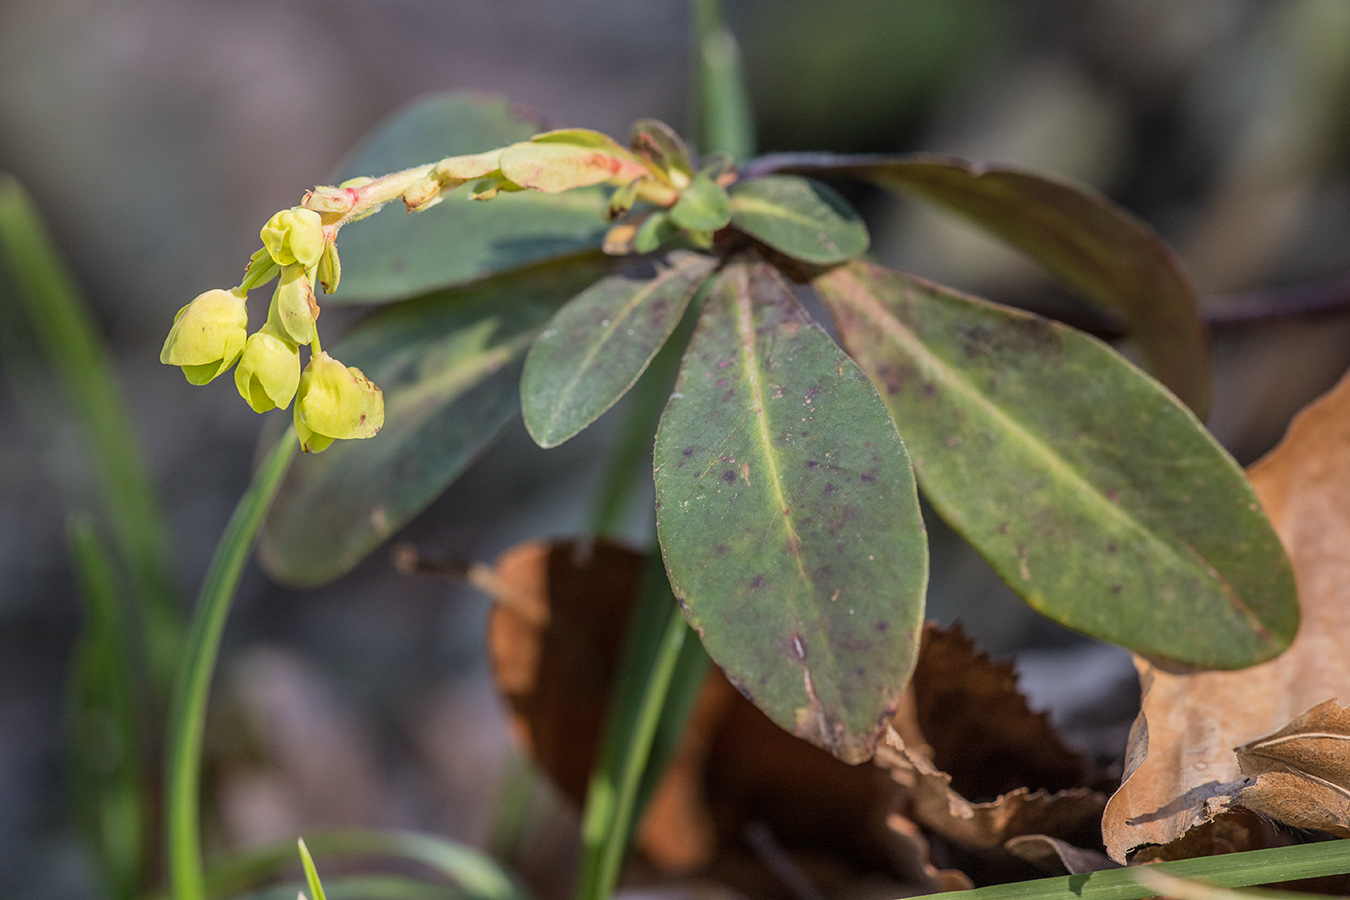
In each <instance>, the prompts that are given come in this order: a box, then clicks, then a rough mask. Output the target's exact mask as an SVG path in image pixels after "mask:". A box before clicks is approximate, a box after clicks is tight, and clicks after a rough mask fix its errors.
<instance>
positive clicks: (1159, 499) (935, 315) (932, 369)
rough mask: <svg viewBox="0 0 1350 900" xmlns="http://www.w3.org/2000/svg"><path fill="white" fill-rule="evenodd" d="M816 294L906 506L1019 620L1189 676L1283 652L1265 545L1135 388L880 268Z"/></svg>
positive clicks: (1275, 554)
mask: <svg viewBox="0 0 1350 900" xmlns="http://www.w3.org/2000/svg"><path fill="white" fill-rule="evenodd" d="M816 285H817V287H818V289H819V290H820V293H821V296H822V297H823V298H824V300H825V303H826V305H827V306H828V307H829V309H830V312H831V314H832V315H833V316H834V319H835V323H836V325H837V327H838V329H839V335H840V339H841V340H842V341H843V343H844V346H845V347H847V348H848V351H849V353H850V354H852V355H853V357H854V359H856V360H858V362H859V364H860V365H862V367H863V368H864V370H866V371H867V373H868V374H869V375H870V376H871V378H872V380H873V382H874V383H875V384H876V385H877V386H878V388H880V389H881V391H882V396H883V397H884V398H885V401H886V405H887V406H888V407H889V409H890V410H891V414H892V415H893V416H894V417H895V421H896V424H897V426H898V427H899V428H900V431H901V434H903V435H904V438H905V442H906V445H907V446H908V447H909V450H910V452H911V453H912V454H913V457H914V467H915V470H916V472H917V474H918V477H919V484H920V486H921V487H922V489H923V492H924V495H925V496H927V497H928V498H929V499H930V500H931V501H932V503H933V505H934V506H935V507H936V508H937V510H938V511H939V512H940V513H941V514H942V517H943V518H944V519H946V520H947V521H948V522H949V523H951V524H952V526H953V527H955V528H956V530H957V531H959V532H960V533H961V534H962V535H964V536H965V537H966V539H967V540H969V541H970V542H971V543H972V544H973V545H974V546H975V548H976V549H977V550H979V551H980V553H981V554H982V555H983V556H984V557H985V559H987V560H988V561H989V562H990V564H991V565H992V566H993V567H994V569H995V570H996V571H997V572H998V573H999V575H1000V576H1001V577H1002V578H1003V579H1004V580H1005V581H1006V582H1007V583H1008V584H1009V585H1010V586H1012V588H1013V590H1015V591H1017V592H1018V594H1019V595H1021V597H1022V598H1023V599H1024V600H1026V601H1027V603H1029V604H1030V605H1031V606H1032V607H1033V608H1035V609H1037V610H1039V611H1040V612H1042V613H1044V614H1045V615H1047V616H1049V617H1050V618H1052V619H1055V620H1056V621H1059V622H1062V623H1064V624H1065V625H1068V626H1069V627H1071V628H1076V629H1078V630H1080V631H1083V632H1086V633H1088V634H1090V635H1093V636H1095V637H1099V638H1103V639H1105V640H1109V641H1114V642H1116V643H1119V644H1123V645H1125V646H1126V647H1129V648H1131V649H1133V650H1135V651H1137V652H1139V653H1143V654H1147V655H1150V656H1156V657H1162V658H1165V659H1169V660H1174V661H1177V662H1181V663H1185V664H1189V665H1195V666H1203V667H1211V668H1238V667H1242V666H1248V665H1252V664H1253V663H1256V662H1259V661H1261V660H1263V659H1268V658H1270V657H1272V656H1274V655H1276V654H1277V653H1279V652H1280V651H1281V650H1283V649H1284V648H1285V647H1287V646H1288V644H1289V642H1290V640H1292V638H1293V635H1294V631H1295V629H1296V628H1297V625H1298V607H1297V603H1296V600H1295V594H1294V581H1293V575H1292V573H1291V569H1290V565H1289V561H1288V558H1287V557H1286V555H1285V553H1284V550H1283V549H1282V548H1281V546H1280V543H1279V540H1278V538H1277V537H1276V535H1275V532H1274V530H1273V529H1272V528H1271V526H1270V523H1269V521H1268V520H1267V519H1266V517H1265V515H1264V514H1263V513H1262V512H1261V508H1260V504H1259V502H1258V501H1257V498H1256V495H1255V494H1254V493H1253V492H1252V489H1251V486H1250V485H1249V484H1248V482H1247V480H1246V478H1245V477H1243V475H1242V472H1241V470H1240V469H1238V467H1237V464H1236V463H1234V462H1233V460H1232V459H1231V458H1229V456H1228V455H1227V454H1226V453H1225V452H1224V451H1223V449H1222V448H1221V447H1220V446H1219V445H1218V444H1217V443H1216V442H1215V441H1214V439H1213V438H1212V437H1211V436H1210V435H1209V434H1208V432H1206V431H1205V430H1204V428H1203V426H1201V425H1200V423H1199V422H1198V421H1197V420H1196V419H1195V417H1194V416H1193V415H1192V414H1191V413H1190V412H1189V411H1188V410H1187V409H1185V408H1184V407H1182V406H1181V405H1180V404H1179V403H1178V402H1177V401H1176V400H1175V399H1174V398H1173V397H1172V396H1171V395H1170V394H1168V393H1167V392H1166V391H1165V390H1163V389H1162V388H1161V387H1160V386H1159V385H1158V384H1157V383H1156V382H1155V381H1153V380H1152V379H1151V378H1149V377H1147V376H1146V375H1144V374H1143V373H1142V372H1140V371H1139V370H1137V369H1136V368H1134V366H1132V365H1131V364H1130V363H1129V362H1127V361H1126V360H1125V359H1124V358H1123V357H1121V356H1119V355H1118V354H1116V353H1115V352H1114V351H1113V350H1111V348H1109V347H1108V346H1106V345H1105V344H1103V343H1101V342H1100V341H1097V340H1096V339H1094V338H1091V337H1088V336H1087V335H1084V334H1082V333H1080V332H1077V331H1075V330H1073V329H1071V328H1067V327H1065V326H1062V325H1059V324H1058V323H1054V322H1049V321H1046V320H1044V319H1041V318H1039V317H1036V316H1032V315H1029V314H1027V313H1023V312H1019V311H1016V310H1012V309H1007V308H1005V307H999V306H996V305H994V304H991V303H986V302H985V301H982V300H978V299H976V298H973V297H967V296H963V295H961V294H958V293H956V292H954V291H950V290H948V289H946V288H942V287H940V286H938V285H935V284H932V283H930V282H926V281H923V280H922V279H918V278H914V277H912V276H908V275H902V274H900V273H898V272H892V271H889V270H887V269H884V268H882V267H880V266H876V265H871V264H866V263H851V264H849V265H847V266H843V267H840V268H838V269H835V270H833V271H831V272H829V273H827V274H825V275H823V276H821V277H820V278H818V279H817V281H816Z"/></svg>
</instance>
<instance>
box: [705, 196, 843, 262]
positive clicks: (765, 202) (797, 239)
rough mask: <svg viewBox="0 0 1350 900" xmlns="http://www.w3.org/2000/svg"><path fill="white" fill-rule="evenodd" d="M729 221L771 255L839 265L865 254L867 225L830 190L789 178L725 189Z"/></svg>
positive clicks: (841, 198)
mask: <svg viewBox="0 0 1350 900" xmlns="http://www.w3.org/2000/svg"><path fill="white" fill-rule="evenodd" d="M731 221H732V222H733V223H734V224H735V225H736V227H738V228H740V229H741V230H742V231H744V232H745V233H746V234H748V235H750V236H751V237H755V238H758V239H759V240H761V241H763V242H764V243H766V244H768V245H769V246H770V247H772V248H773V249H775V250H778V251H780V252H782V253H786V254H787V255H788V256H791V257H794V258H796V259H800V260H802V261H803V262H808V263H815V264H818V265H829V264H831V263H837V262H843V261H844V260H846V259H852V258H853V257H855V256H857V255H858V254H859V253H862V252H863V251H864V250H866V249H867V245H868V242H869V238H868V236H867V226H865V225H864V224H863V221H862V219H861V218H860V217H859V216H858V213H857V212H856V211H855V210H854V209H853V207H851V206H849V205H848V203H847V201H845V200H844V198H843V197H840V196H839V195H838V194H837V193H835V192H834V191H833V190H832V189H831V188H828V187H826V186H825V185H823V184H821V183H820V182H818V181H810V180H808V179H806V178H798V177H796V176H792V175H770V176H767V177H765V178H756V179H754V180H751V181H739V182H737V183H736V184H733V185H732V186H731Z"/></svg>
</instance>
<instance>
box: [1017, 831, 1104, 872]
mask: <svg viewBox="0 0 1350 900" xmlns="http://www.w3.org/2000/svg"><path fill="white" fill-rule="evenodd" d="M1003 848H1004V849H1005V850H1007V851H1008V852H1009V853H1011V854H1012V855H1013V856H1016V857H1017V858H1019V859H1024V860H1026V861H1027V862H1029V863H1031V864H1032V865H1034V866H1036V867H1038V868H1041V869H1044V870H1046V871H1047V872H1049V873H1052V874H1055V875H1060V874H1069V875H1082V874H1083V873H1085V872H1100V871H1102V870H1103V869H1116V868H1119V864H1118V863H1115V862H1113V861H1112V860H1111V858H1110V857H1108V856H1107V855H1106V854H1105V853H1102V852H1101V851H1100V850H1088V849H1086V848H1084V847H1075V846H1074V845H1073V844H1070V843H1069V842H1068V841H1064V840H1060V839H1059V838H1052V837H1048V836H1046V835H1044V834H1023V835H1018V836H1017V837H1013V838H1008V840H1006V841H1005V842H1004V843H1003Z"/></svg>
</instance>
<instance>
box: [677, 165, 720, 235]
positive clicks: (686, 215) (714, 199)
mask: <svg viewBox="0 0 1350 900" xmlns="http://www.w3.org/2000/svg"><path fill="white" fill-rule="evenodd" d="M670 219H671V221H672V222H674V223H675V224H676V225H678V226H680V227H681V228H683V229H685V230H686V231H716V230H717V229H719V228H725V227H726V225H727V223H728V222H730V221H731V198H730V197H728V196H727V192H726V191H724V190H722V188H721V187H719V186H718V184H717V182H716V181H713V180H712V179H711V178H709V177H708V176H707V175H704V174H703V173H702V172H700V173H699V174H697V175H695V176H694V177H693V180H692V181H690V182H689V187H687V188H685V189H684V192H683V193H681V194H680V199H679V200H676V201H675V205H674V206H672V207H671V208H670Z"/></svg>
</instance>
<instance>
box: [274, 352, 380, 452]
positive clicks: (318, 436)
mask: <svg viewBox="0 0 1350 900" xmlns="http://www.w3.org/2000/svg"><path fill="white" fill-rule="evenodd" d="M382 427H384V394H383V393H381V391H380V389H379V388H377V387H376V386H375V384H374V383H373V382H372V381H371V380H370V379H369V378H367V377H366V376H365V375H364V374H363V373H362V372H361V370H360V369H358V368H356V367H355V366H344V365H343V364H342V363H340V362H338V361H337V360H335V359H333V358H332V357H331V356H329V355H328V354H327V353H319V354H317V355H316V356H313V357H310V360H309V365H307V366H305V371H304V374H302V375H301V376H300V390H299V393H298V394H296V397H295V433H296V435H297V436H298V437H299V438H300V446H301V448H302V449H303V450H304V451H305V452H306V453H318V452H319V451H321V450H325V449H327V447H328V445H329V444H331V443H333V441H335V440H354V439H357V438H368V437H374V436H375V434H376V432H378V431H379V430H380V429H381V428H382Z"/></svg>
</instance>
